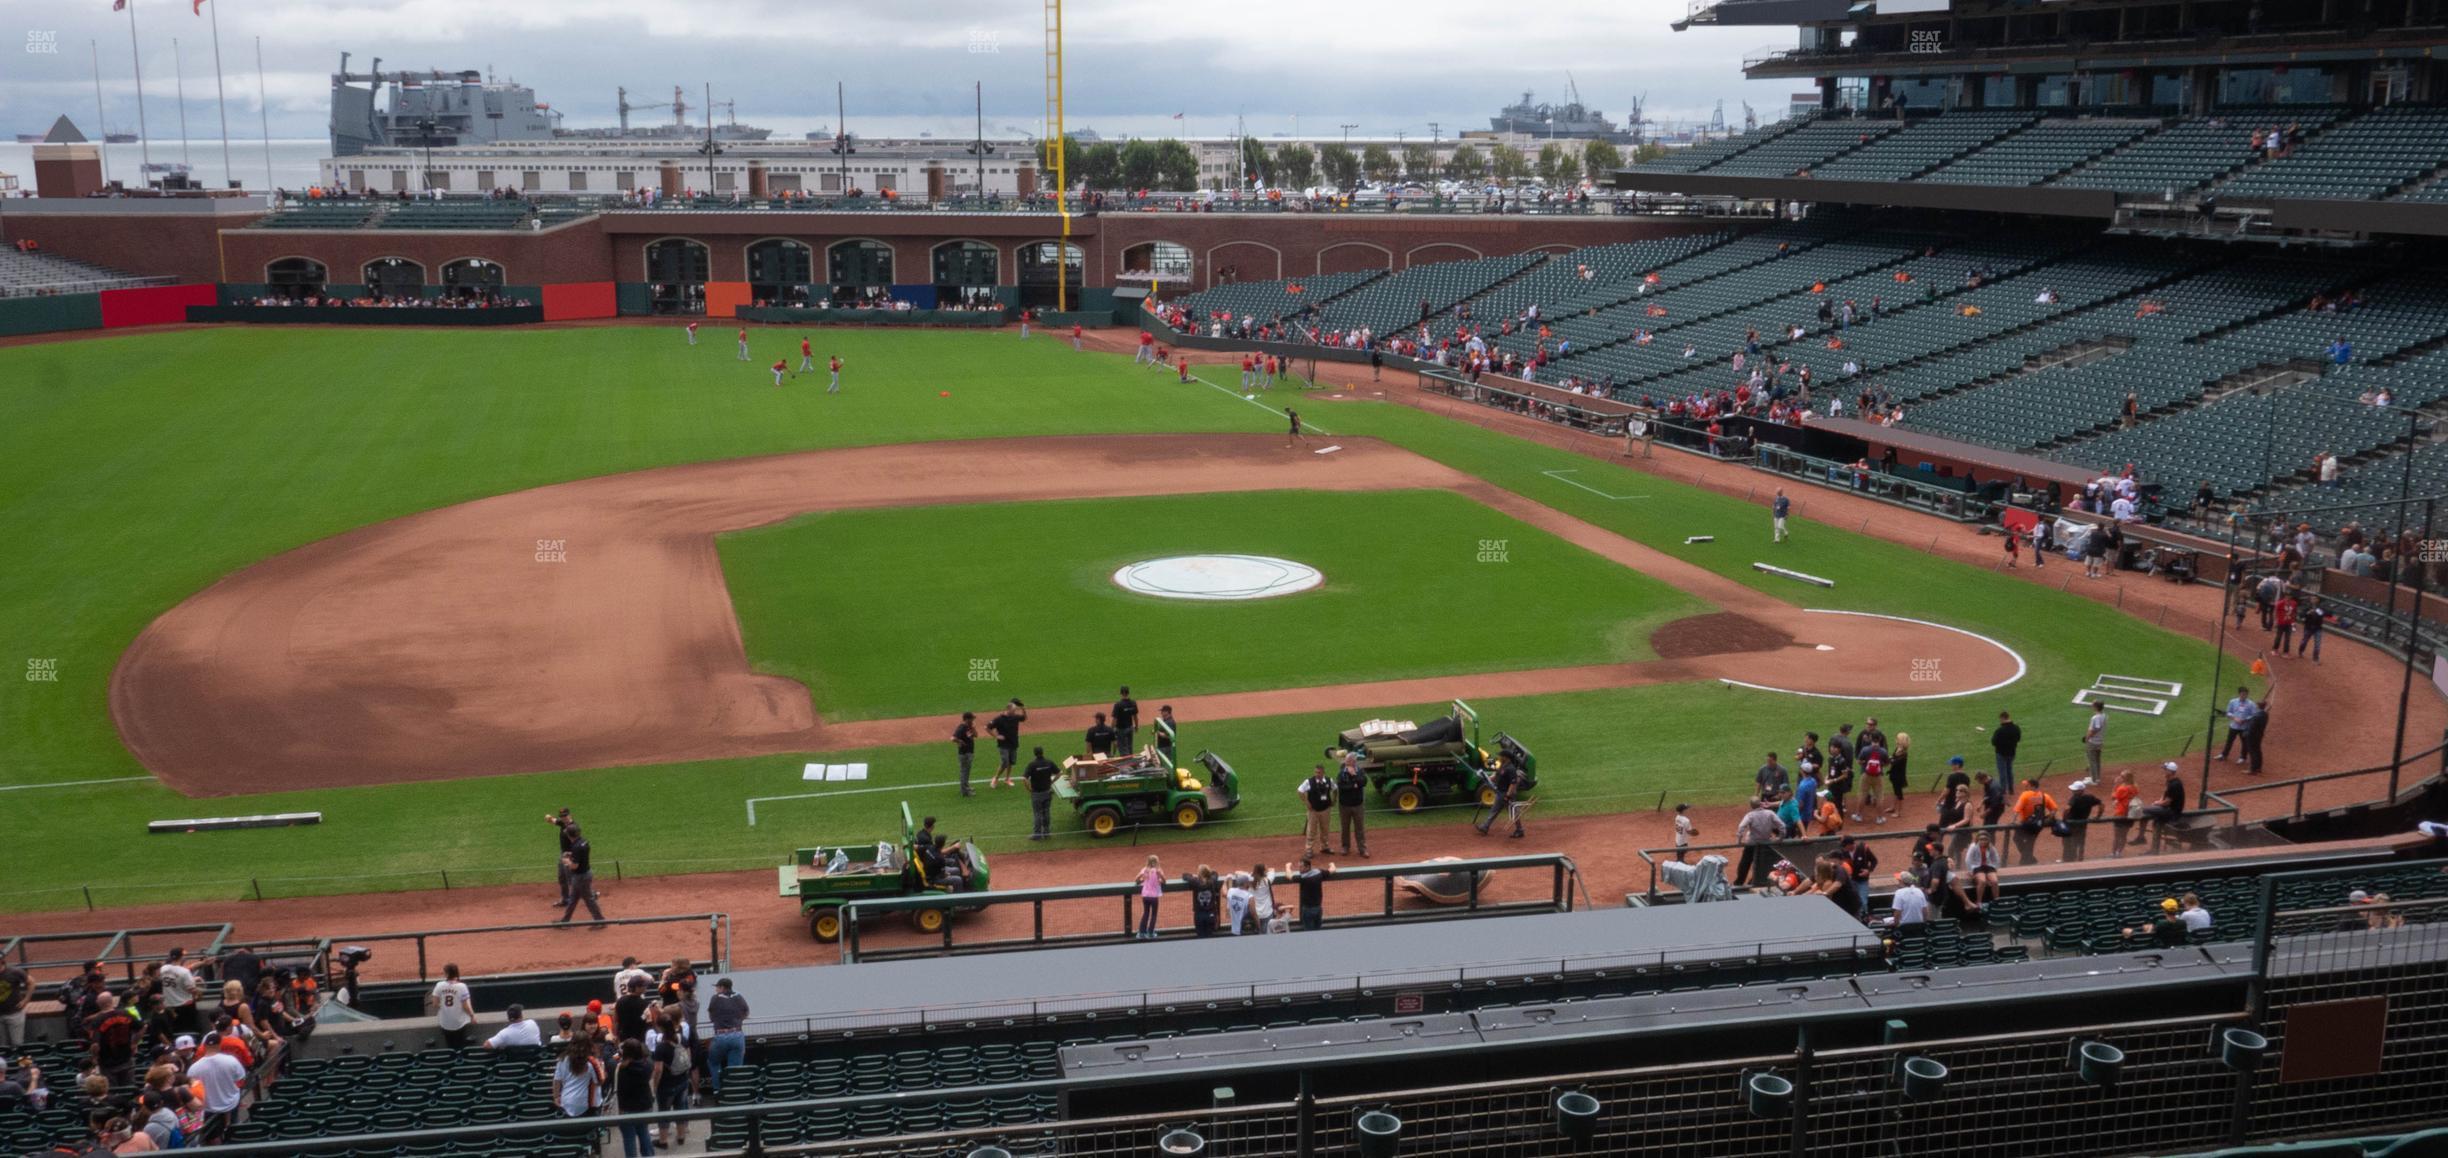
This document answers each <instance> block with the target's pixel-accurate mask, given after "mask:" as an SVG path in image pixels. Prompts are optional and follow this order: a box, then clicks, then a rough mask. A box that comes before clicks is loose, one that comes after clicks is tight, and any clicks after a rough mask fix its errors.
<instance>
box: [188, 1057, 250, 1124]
mask: <svg viewBox="0 0 2448 1158" xmlns="http://www.w3.org/2000/svg"><path fill="white" fill-rule="evenodd" d="M187 1076H188V1077H190V1078H193V1079H195V1080H196V1081H197V1082H199V1083H202V1085H203V1086H204V1135H203V1138H202V1139H201V1141H202V1142H203V1143H204V1144H205V1145H207V1146H217V1145H219V1144H221V1143H223V1142H226V1141H228V1140H229V1132H230V1127H231V1126H234V1125H237V1124H238V1112H239V1111H238V1107H239V1103H240V1102H242V1101H243V1100H244V1094H245V1087H246V1076H247V1067H246V1064H245V1063H244V1062H241V1061H239V1060H238V1059H237V1058H235V1057H232V1056H230V1054H229V1053H228V1052H227V1051H225V1050H224V1049H223V1048H222V1039H221V1038H219V1037H216V1036H213V1035H209V1034H208V1035H206V1036H205V1038H204V1040H203V1041H201V1042H199V1043H197V1045H196V1059H195V1061H194V1062H192V1063H190V1064H189V1065H188V1067H187Z"/></svg>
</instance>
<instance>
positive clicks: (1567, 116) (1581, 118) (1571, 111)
mask: <svg viewBox="0 0 2448 1158" xmlns="http://www.w3.org/2000/svg"><path fill="white" fill-rule="evenodd" d="M1571 87H1572V99H1571V100H1568V101H1566V102H1564V103H1563V104H1560V105H1556V104H1546V103H1544V102H1541V101H1538V100H1536V99H1535V98H1534V97H1533V96H1532V94H1531V93H1530V92H1529V91H1527V90H1524V91H1523V93H1522V95H1521V99H1520V100H1519V101H1516V102H1514V103H1512V104H1509V105H1506V106H1505V107H1504V108H1503V109H1501V110H1499V111H1498V112H1497V114H1496V115H1495V116H1492V117H1489V118H1488V127H1489V128H1491V129H1494V130H1496V131H1497V132H1500V133H1527V134H1529V135H1531V136H1534V137H1596V138H1604V139H1608V140H1612V139H1615V138H1619V137H1621V136H1622V135H1623V134H1622V133H1621V132H1620V131H1618V130H1617V129H1616V128H1615V122H1613V121H1610V120H1608V119H1607V115H1606V114H1605V113H1602V112H1600V111H1598V110H1597V109H1593V108H1591V107H1589V106H1588V105H1585V104H1582V103H1581V92H1580V87H1579V86H1578V85H1574V86H1571Z"/></svg>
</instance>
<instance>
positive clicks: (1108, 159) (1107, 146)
mask: <svg viewBox="0 0 2448 1158" xmlns="http://www.w3.org/2000/svg"><path fill="white" fill-rule="evenodd" d="M1071 147H1072V148H1074V149H1077V150H1078V152H1076V153H1074V154H1072V158H1071V179H1072V180H1073V181H1077V182H1079V183H1080V184H1081V185H1082V186H1083V187H1085V188H1089V189H1111V188H1113V187H1114V184H1115V183H1116V182H1117V181H1118V180H1120V178H1121V175H1122V151H1121V150H1120V149H1117V148H1115V147H1114V143H1113V142H1112V141H1098V142H1097V143H1095V144H1093V145H1088V146H1086V147H1084V148H1083V147H1081V145H1080V143H1079V142H1078V141H1073V142H1071Z"/></svg>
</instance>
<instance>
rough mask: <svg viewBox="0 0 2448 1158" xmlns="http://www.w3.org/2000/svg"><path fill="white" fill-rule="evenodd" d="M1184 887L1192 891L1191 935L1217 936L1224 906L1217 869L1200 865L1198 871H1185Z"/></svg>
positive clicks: (1183, 876) (1183, 877)
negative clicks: (1219, 914) (1217, 924)
mask: <svg viewBox="0 0 2448 1158" xmlns="http://www.w3.org/2000/svg"><path fill="white" fill-rule="evenodd" d="M1182 887H1183V888H1185V889H1188V890H1189V891H1190V932H1191V935H1192V936H1197V937H1213V936H1215V934H1216V919H1217V913H1218V911H1219V910H1220V909H1221V908H1222V907H1223V906H1222V902H1223V897H1222V888H1221V886H1220V885H1219V884H1218V883H1217V881H1216V874H1215V870H1214V869H1212V868H1209V867H1207V866H1206V865H1200V866H1198V868H1197V870H1196V871H1193V872H1187V873H1183V874H1182Z"/></svg>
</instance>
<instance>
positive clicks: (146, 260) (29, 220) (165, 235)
mask: <svg viewBox="0 0 2448 1158" xmlns="http://www.w3.org/2000/svg"><path fill="white" fill-rule="evenodd" d="M256 216H261V215H260V214H258V215H255V216H237V217H226V216H217V215H213V214H203V213H199V214H193V215H187V214H176V213H166V214H143V215H130V214H118V213H94V214H85V213H39V214H35V213H9V212H7V207H6V206H0V240H6V241H8V242H10V243H15V242H18V241H26V240H30V241H33V242H34V243H35V244H37V245H40V246H41V247H42V248H44V249H46V250H49V251H51V252H52V253H56V254H58V255H60V256H61V257H72V258H75V259H77V260H78V261H90V262H92V263H94V264H95V265H100V266H105V267H108V268H110V269H116V270H121V271H124V272H127V273H132V274H140V275H143V276H146V277H165V276H166V277H175V278H177V279H179V280H180V281H186V282H217V281H221V280H224V279H223V278H222V276H221V231H222V230H223V229H229V228H235V227H237V226H241V225H244V224H246V223H248V222H250V221H253V220H255V217H256ZM232 280H239V281H261V280H263V279H262V278H261V277H260V276H258V277H254V278H237V279H232Z"/></svg>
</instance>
